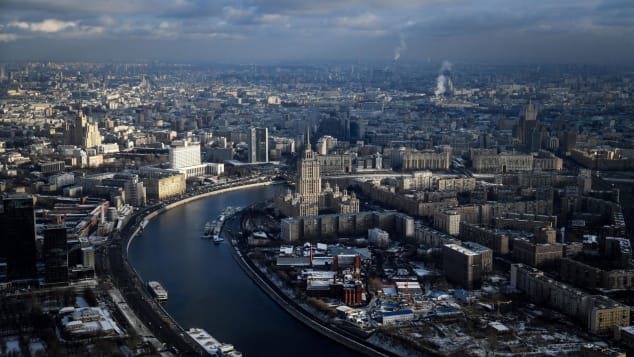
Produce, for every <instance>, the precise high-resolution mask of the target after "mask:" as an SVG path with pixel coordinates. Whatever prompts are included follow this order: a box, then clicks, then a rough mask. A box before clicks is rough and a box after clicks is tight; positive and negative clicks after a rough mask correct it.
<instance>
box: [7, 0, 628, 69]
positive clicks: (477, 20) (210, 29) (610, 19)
mask: <svg viewBox="0 0 634 357" xmlns="http://www.w3.org/2000/svg"><path fill="white" fill-rule="evenodd" d="M0 2H1V4H2V5H0V31H2V39H1V40H0V41H2V42H3V45H4V46H6V45H7V42H15V41H16V39H19V40H20V41H18V42H22V41H23V40H35V39H40V40H51V39H55V40H60V41H61V40H64V39H82V38H84V39H90V40H93V41H97V42H99V41H104V43H105V42H106V41H114V42H116V41H122V39H126V40H128V39H129V40H131V41H132V40H133V41H155V40H165V39H168V40H175V41H176V40H192V41H201V42H199V44H200V45H201V46H203V47H204V46H208V45H209V44H220V46H222V47H220V48H222V49H223V50H224V49H226V47H227V44H230V46H232V48H233V49H235V51H234V52H235V53H242V54H243V55H244V57H245V58H249V59H252V58H256V57H257V56H272V55H277V54H279V56H284V54H283V51H282V49H285V48H290V47H291V46H288V45H287V44H289V43H292V44H293V46H294V47H293V51H295V52H297V53H298V56H299V55H300V54H304V55H305V56H307V58H311V55H308V53H319V54H328V55H332V56H334V57H340V58H369V57H368V56H374V58H373V59H377V58H378V59H380V60H384V61H390V60H391V59H393V58H395V57H399V55H400V54H401V53H402V51H404V50H406V51H407V58H408V60H421V59H422V60H424V59H427V58H428V57H431V58H434V59H436V60H441V59H442V58H471V57H474V58H476V57H486V56H489V57H491V58H494V57H495V56H497V54H496V51H491V52H490V53H486V50H483V48H505V49H506V51H507V52H511V51H515V52H516V53H520V52H518V49H519V50H522V48H521V47H520V44H531V46H533V47H532V51H533V52H531V56H534V57H535V58H547V57H550V56H553V54H552V53H549V52H548V51H547V50H545V49H541V48H540V46H539V43H540V42H541V43H548V44H549V46H551V50H553V49H554V50H556V49H557V48H564V47H565V48H568V49H571V46H572V44H575V46H580V48H579V51H580V52H579V53H583V52H584V51H586V50H587V51H588V52H592V50H591V49H590V48H586V47H587V46H584V45H583V43H584V41H586V42H587V41H589V39H591V38H594V39H597V38H601V40H602V41H603V42H601V41H599V40H597V41H596V42H592V44H593V45H592V46H597V44H600V46H599V47H600V49H601V51H603V52H605V56H609V55H610V53H613V54H615V55H616V54H619V55H622V54H623V53H626V54H627V53H632V52H634V49H631V48H632V47H633V46H632V42H633V40H632V38H633V36H631V35H632V34H633V33H634V1H632V0H559V1H549V0H535V1H533V2H531V3H527V2H525V1H523V0H478V1H474V2H471V1H464V0H320V1H304V0H242V1H232V0H214V1H209V0H152V1H148V0H108V1H95V0H55V1H50V0H0ZM400 37H402V38H403V39H405V38H406V39H407V43H405V41H404V40H403V42H402V43H397V42H395V38H400ZM226 40H240V41H234V42H228V41H226ZM202 41H204V42H202ZM556 41H562V43H561V46H559V47H558V46H556V45H555V42H556ZM601 43H603V44H601ZM254 44H258V46H259V47H257V48H258V49H259V50H258V51H255V50H254V48H255V47H254ZM25 46H26V45H25ZM60 46H63V43H60ZM525 46H526V45H525ZM611 46H613V47H611ZM133 47H134V46H129V47H126V48H133ZM599 47H595V51H594V52H597V51H598V48H599ZM159 49H160V47H158V46H157V47H156V48H155V50H156V51H159ZM1 50H2V49H0V60H1V59H2V57H3V53H2V51H1ZM37 50H38V49H37V48H36V49H32V50H29V53H34V52H36V51H37ZM40 51H42V54H43V55H45V52H44V48H42V49H41V50H40ZM117 51H118V49H117ZM164 51H165V52H166V53H167V52H171V50H170V49H169V48H167V47H165V49H164ZM265 51H269V52H271V54H268V53H267V54H265V53H264V52H265ZM211 52H212V53H214V54H217V53H219V52H222V51H211ZM555 52H557V51H555ZM559 52H561V51H559ZM569 52H570V53H573V52H574V51H569ZM5 53H6V51H5ZM25 53H26V52H25ZM153 53H154V52H153ZM522 53H523V52H522ZM168 54H169V55H170V56H171V55H173V54H172V53H168ZM180 55H182V56H184V57H185V56H189V54H188V53H185V52H183V53H180ZM506 55H507V56H510V55H511V54H506ZM69 56H73V54H71V53H69ZM456 56H457V57H456ZM517 56H518V57H519V55H517ZM561 57H562V58H563V57H565V56H564V55H562V56H561ZM570 57H571V58H572V55H570ZM573 60H576V59H575V58H573Z"/></svg>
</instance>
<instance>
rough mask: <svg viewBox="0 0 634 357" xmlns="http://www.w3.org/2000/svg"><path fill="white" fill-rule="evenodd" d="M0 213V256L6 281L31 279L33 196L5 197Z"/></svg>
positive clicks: (33, 246)
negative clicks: (4, 262) (5, 273)
mask: <svg viewBox="0 0 634 357" xmlns="http://www.w3.org/2000/svg"><path fill="white" fill-rule="evenodd" d="M2 203H3V206H2V210H1V211H0V232H2V233H1V234H0V257H2V258H4V261H6V263H7V278H8V280H19V279H33V278H35V273H36V266H35V263H36V254H37V253H36V248H35V201H34V198H33V196H31V195H26V194H16V195H11V196H9V197H5V198H4V199H3V200H2Z"/></svg>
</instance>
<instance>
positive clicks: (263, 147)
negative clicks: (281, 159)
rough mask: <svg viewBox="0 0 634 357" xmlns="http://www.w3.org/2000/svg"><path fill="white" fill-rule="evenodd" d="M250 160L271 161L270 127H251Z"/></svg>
mask: <svg viewBox="0 0 634 357" xmlns="http://www.w3.org/2000/svg"><path fill="white" fill-rule="evenodd" d="M248 140H249V162H269V129H268V128H251V129H249V138H248Z"/></svg>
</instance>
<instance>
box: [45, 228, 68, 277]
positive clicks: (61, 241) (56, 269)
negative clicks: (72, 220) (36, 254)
mask: <svg viewBox="0 0 634 357" xmlns="http://www.w3.org/2000/svg"><path fill="white" fill-rule="evenodd" d="M42 255H43V257H44V266H45V268H46V271H45V273H44V275H45V281H46V284H60V283H67V282H68V244H67V243H66V228H65V227H64V226H61V225H60V226H54V227H48V228H46V229H45V230H44V247H43V249H42Z"/></svg>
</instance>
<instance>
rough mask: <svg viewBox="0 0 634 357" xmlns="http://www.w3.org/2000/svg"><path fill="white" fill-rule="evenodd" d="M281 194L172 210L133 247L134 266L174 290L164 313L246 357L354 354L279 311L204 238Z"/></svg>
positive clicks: (258, 191)
mask: <svg viewBox="0 0 634 357" xmlns="http://www.w3.org/2000/svg"><path fill="white" fill-rule="evenodd" d="M278 188H279V186H263V187H258V188H251V189H247V190H241V191H234V192H228V193H223V194H218V195H215V196H209V197H206V198H203V199H200V200H196V201H193V202H190V203H187V204H185V205H182V206H179V207H176V208H173V209H171V210H169V211H167V212H165V213H163V214H161V215H159V216H158V217H156V218H154V219H153V220H152V221H150V223H149V224H148V225H147V226H146V227H145V231H144V232H143V234H142V235H141V236H137V237H136V238H135V239H134V240H133V241H132V244H131V245H130V251H129V259H130V262H131V263H132V266H134V268H135V269H136V270H137V271H138V273H139V274H140V275H141V277H142V278H143V280H144V281H149V280H158V281H160V282H161V284H163V286H164V287H165V288H166V289H167V290H168V294H169V300H168V301H167V303H166V304H165V308H166V310H167V311H168V312H169V313H170V314H171V315H172V317H174V319H176V321H177V322H178V323H179V324H180V325H181V326H182V327H183V328H185V329H189V328H191V327H200V328H204V329H205V330H207V332H209V333H210V334H211V335H213V336H214V337H216V338H217V339H218V340H220V341H221V342H225V343H231V344H233V345H234V346H235V347H236V349H238V350H239V351H242V352H243V353H244V355H245V356H289V357H290V356H293V357H296V356H349V355H354V352H352V351H350V350H348V349H347V348H345V347H344V346H342V345H339V344H337V343H336V342H333V341H332V340H330V339H328V338H326V337H324V336H322V335H320V334H318V333H317V332H314V331H313V330H311V329H310V328H308V327H306V326H305V325H303V324H302V323H301V322H299V321H297V320H295V319H294V318H292V317H291V316H290V315H288V314H287V313H286V312H285V311H284V310H282V309H281V308H280V307H279V306H277V304H275V302H273V301H272V300H271V299H270V298H269V297H268V296H267V295H266V294H265V293H263V292H262V291H261V290H260V288H259V287H258V286H257V285H255V283H253V282H252V281H251V279H249V277H248V276H247V275H246V274H245V273H244V272H243V271H242V269H241V268H240V266H239V265H238V263H236V261H235V260H234V258H233V257H232V255H231V251H230V247H229V246H228V243H227V242H223V243H221V244H219V245H215V244H214V243H212V242H211V241H210V240H205V239H201V238H200V236H201V234H202V232H203V228H204V225H205V222H207V221H210V220H213V219H216V218H217V217H218V215H219V214H220V213H221V212H222V210H223V209H224V208H225V207H227V206H234V207H236V206H239V207H245V206H248V205H250V204H252V203H255V202H258V201H264V200H267V199H271V198H272V197H273V196H274V195H275V193H276V192H277V190H278ZM231 223H232V222H229V223H228V224H229V225H231ZM234 223H235V222H234ZM236 227H237V226H235V227H233V228H232V229H234V231H237V228H236ZM227 228H229V227H227Z"/></svg>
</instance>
